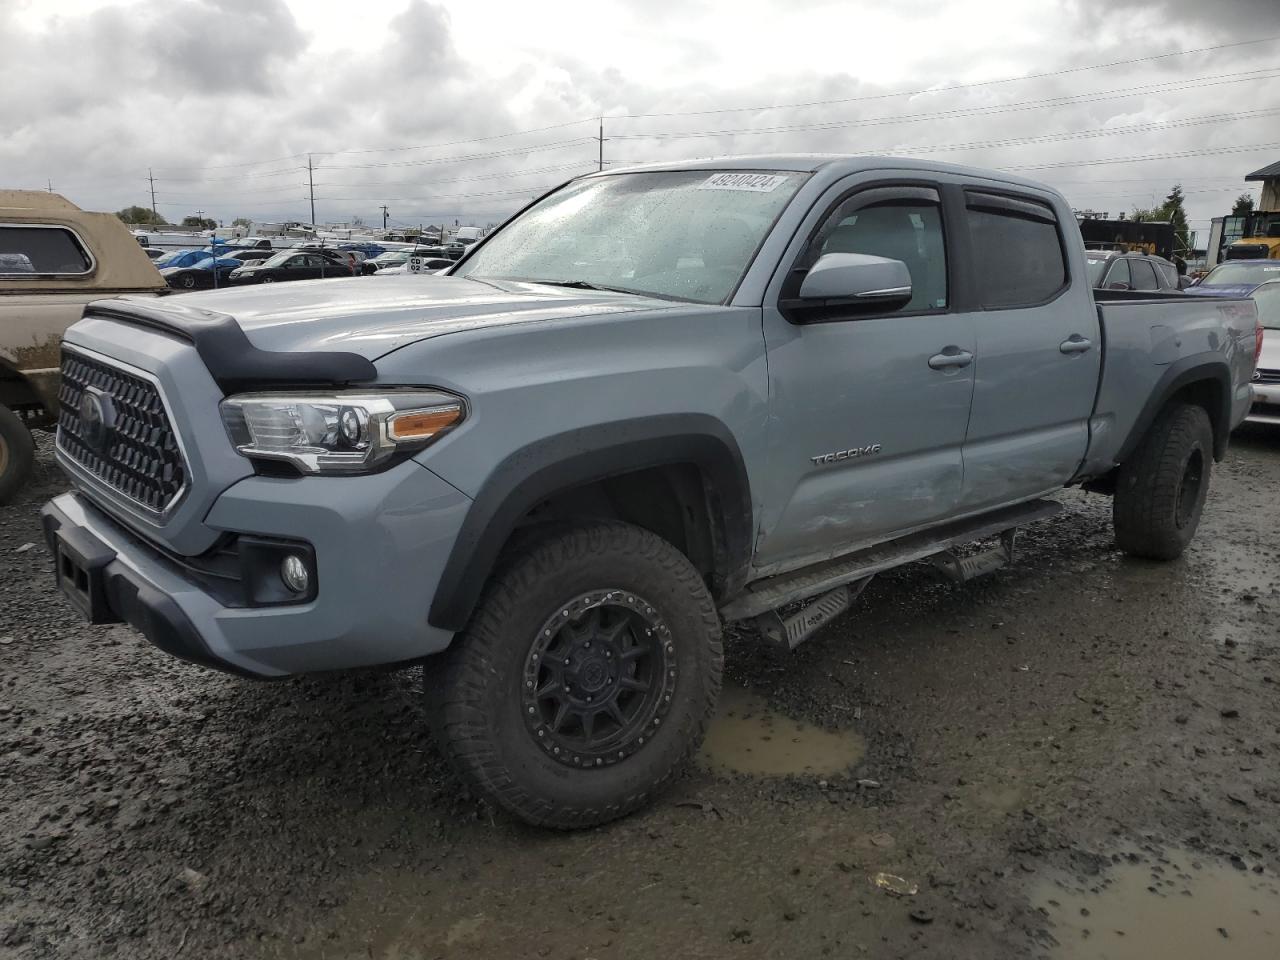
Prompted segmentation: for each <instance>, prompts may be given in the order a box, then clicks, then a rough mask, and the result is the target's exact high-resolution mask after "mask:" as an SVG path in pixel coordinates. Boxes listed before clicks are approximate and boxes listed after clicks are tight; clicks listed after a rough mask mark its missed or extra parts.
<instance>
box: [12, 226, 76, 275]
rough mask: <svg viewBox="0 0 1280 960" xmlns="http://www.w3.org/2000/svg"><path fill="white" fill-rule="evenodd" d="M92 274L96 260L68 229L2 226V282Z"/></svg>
mask: <svg viewBox="0 0 1280 960" xmlns="http://www.w3.org/2000/svg"><path fill="white" fill-rule="evenodd" d="M92 272H93V257H91V256H90V255H89V252H88V250H87V249H86V248H85V246H84V244H83V243H82V242H81V240H80V238H79V237H78V236H76V234H75V233H74V232H72V231H71V230H69V229H68V228H66V227H59V226H46V225H44V224H4V223H0V279H3V278H6V277H10V278H12V277H25V278H30V277H83V276H86V275H87V274H89V273H92Z"/></svg>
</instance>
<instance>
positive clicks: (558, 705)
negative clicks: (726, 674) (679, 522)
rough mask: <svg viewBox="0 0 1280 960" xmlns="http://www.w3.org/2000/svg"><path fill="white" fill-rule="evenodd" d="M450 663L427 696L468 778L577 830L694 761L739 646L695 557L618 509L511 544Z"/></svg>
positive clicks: (516, 807) (543, 820) (531, 818)
mask: <svg viewBox="0 0 1280 960" xmlns="http://www.w3.org/2000/svg"><path fill="white" fill-rule="evenodd" d="M442 661H443V662H442V663H441V664H440V665H438V667H437V668H436V669H433V670H430V671H429V673H428V675H427V677H426V683H427V696H428V699H429V707H430V708H431V710H432V712H433V714H434V717H435V726H436V729H437V732H438V734H439V735H440V737H441V740H442V743H443V746H444V748H445V751H446V753H447V754H448V755H449V758H450V760H451V761H452V762H453V764H454V766H455V767H456V768H457V770H458V771H459V773H460V774H461V775H462V777H463V778H464V779H465V780H466V781H468V783H469V784H470V785H471V786H472V787H473V788H475V789H476V790H477V791H478V792H479V793H481V794H482V795H484V796H485V797H486V798H488V799H489V800H491V801H492V802H493V803H495V804H497V805H498V806H500V807H502V808H504V809H505V810H507V811H509V812H510V813H512V814H514V815H515V816H517V817H519V818H521V819H523V820H525V821H527V822H529V823H532V824H536V825H540V826H548V827H557V828H561V829H569V828H575V827H589V826H593V825H595V824H599V823H604V822H606V821H608V820H612V819H615V818H617V817H621V816H624V815H625V814H627V813H630V812H631V811H633V810H635V809H637V808H638V807H640V806H641V805H643V804H644V803H645V802H647V801H648V799H649V798H650V797H651V796H653V794H654V793H655V792H657V791H658V790H659V789H661V788H662V786H663V785H664V784H666V783H667V781H668V780H669V779H670V778H671V777H672V775H673V774H674V773H676V772H677V771H678V770H679V768H680V767H681V766H682V765H683V763H684V761H685V760H686V759H687V758H688V756H689V754H690V753H691V752H692V751H693V750H694V749H696V747H697V746H698V744H699V743H700V742H701V740H702V737H703V734H704V733H705V731H706V726H707V723H708V722H709V720H710V718H711V714H712V712H713V711H714V709H715V704H716V700H717V698H718V696H719V692H720V671H721V667H722V664H723V652H722V649H721V642H720V620H719V616H718V614H717V613H716V609H715V605H714V603H713V602H712V600H711V597H710V595H709V594H708V593H707V589H706V587H705V586H704V584H703V582H702V578H701V577H700V576H699V575H698V572H697V571H696V570H695V569H694V568H693V566H692V565H691V564H690V563H689V561H688V560H687V559H686V558H685V557H684V556H683V555H682V554H681V553H680V552H679V551H678V550H676V549H675V547H673V546H672V545H671V544H669V543H667V542H666V541H665V540H662V539H661V538H659V537H658V536H656V535H654V534H652V533H650V532H648V531H646V530H642V529H640V528H638V527H633V526H630V525H628V524H622V523H609V522H602V523H590V524H584V525H581V526H576V527H572V528H570V529H568V530H565V531H563V532H559V533H556V534H552V535H550V536H547V537H545V538H543V539H541V540H538V541H535V542H534V543H533V544H532V545H530V546H527V547H525V548H524V549H523V550H521V551H520V552H519V553H518V554H516V555H514V556H512V557H510V558H509V559H508V560H507V561H506V562H505V563H504V565H503V566H502V568H501V569H500V571H499V573H498V574H497V575H496V576H495V577H494V579H493V580H492V581H491V582H490V583H489V585H488V586H487V588H486V589H485V592H484V594H483V596H482V597H481V599H480V603H479V605H478V606H477V608H476V611H475V614H474V616H473V617H472V620H471V623H470V625H469V626H468V627H467V629H466V631H465V632H464V633H463V634H462V635H460V636H459V637H458V638H457V639H456V640H455V641H454V643H453V645H452V646H451V647H450V649H449V650H448V651H447V652H446V654H445V655H444V656H443V657H442Z"/></svg>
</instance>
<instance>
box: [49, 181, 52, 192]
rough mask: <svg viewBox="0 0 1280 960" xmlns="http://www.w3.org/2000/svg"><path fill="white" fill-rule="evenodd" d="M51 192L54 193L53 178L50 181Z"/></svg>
mask: <svg viewBox="0 0 1280 960" xmlns="http://www.w3.org/2000/svg"><path fill="white" fill-rule="evenodd" d="M49 192H50V193H53V180H52V179H51V180H50V181H49Z"/></svg>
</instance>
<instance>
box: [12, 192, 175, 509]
mask: <svg viewBox="0 0 1280 960" xmlns="http://www.w3.org/2000/svg"><path fill="white" fill-rule="evenodd" d="M164 291H165V285H164V280H162V279H161V278H160V274H159V273H157V272H156V268H155V267H154V266H152V264H151V261H150V260H149V259H148V258H147V254H146V251H145V250H144V249H143V248H142V247H141V246H140V245H139V244H138V241H137V239H136V238H135V237H134V236H133V234H131V233H130V232H129V228H128V227H126V226H125V225H124V224H123V223H121V222H120V218H119V217H117V216H116V215H115V214H114V213H89V212H87V211H85V210H81V209H80V208H79V207H77V206H76V205H75V204H73V203H71V202H69V201H67V200H65V199H64V198H62V197H61V196H59V195H58V194H55V193H46V192H44V191H39V190H34V191H28V190H0V503H5V502H7V501H9V500H10V499H12V498H13V496H14V495H15V494H16V493H17V492H18V491H19V490H21V489H22V486H23V484H24V483H25V482H26V479H27V477H28V475H29V474H30V471H31V466H32V463H33V462H34V459H35V445H34V443H33V442H32V437H31V433H30V431H31V430H33V429H49V428H52V427H53V426H54V425H55V424H56V423H57V420H58V416H59V412H60V411H61V410H63V409H65V408H62V407H60V405H59V402H58V385H59V376H58V365H59V363H60V354H59V346H58V345H59V341H60V340H61V339H62V332H63V331H64V330H65V329H66V328H67V327H68V326H69V325H71V324H72V323H75V322H76V321H77V320H79V319H80V315H81V312H82V311H83V309H84V305H85V304H86V303H88V302H89V301H90V300H98V299H101V298H102V297H105V296H113V295H115V294H117V293H125V292H132V293H138V294H158V293H162V292H164Z"/></svg>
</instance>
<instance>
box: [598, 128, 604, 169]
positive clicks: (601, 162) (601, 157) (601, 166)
mask: <svg viewBox="0 0 1280 960" xmlns="http://www.w3.org/2000/svg"><path fill="white" fill-rule="evenodd" d="M596 140H597V142H598V144H599V147H600V154H599V159H598V160H597V166H596V169H597V170H603V169H604V117H601V118H600V136H599V137H597V138H596Z"/></svg>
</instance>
